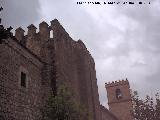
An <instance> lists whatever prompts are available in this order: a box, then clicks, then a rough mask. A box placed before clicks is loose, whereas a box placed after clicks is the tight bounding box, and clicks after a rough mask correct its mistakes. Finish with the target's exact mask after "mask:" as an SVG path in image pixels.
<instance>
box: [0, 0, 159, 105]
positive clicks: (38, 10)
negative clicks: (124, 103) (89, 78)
mask: <svg viewBox="0 0 160 120" xmlns="http://www.w3.org/2000/svg"><path fill="white" fill-rule="evenodd" d="M79 1H81V0H79ZM79 1H76V0H0V2H1V3H0V4H2V5H3V7H4V11H3V12H2V15H1V16H2V22H3V24H4V25H5V26H6V27H8V26H10V25H11V26H13V27H14V28H17V27H19V26H22V27H23V28H24V29H26V27H27V26H28V25H30V24H31V23H34V24H35V25H36V26H38V24H39V23H40V22H42V21H47V22H48V23H50V21H51V20H53V19H54V18H57V19H58V20H59V21H60V23H61V24H62V25H63V26H64V28H65V29H66V31H67V32H68V33H69V34H70V36H71V37H72V38H73V39H74V40H78V39H81V40H82V41H83V42H84V43H85V44H86V46H87V48H88V49H89V51H90V52H91V54H92V56H93V57H94V59H95V64H96V71H97V79H98V87H99V94H100V101H101V103H102V104H103V105H106V103H107V102H106V101H107V100H106V90H105V82H109V81H115V80H119V79H123V78H126V77H127V78H128V79H129V81H130V85H131V88H132V89H134V90H138V91H139V93H140V95H145V94H149V95H154V93H155V92H160V89H159V87H160V0H150V2H151V4H147V3H148V2H149V0H141V1H142V2H143V3H144V2H145V3H146V4H143V5H139V4H138V2H137V0H132V1H135V2H136V4H134V5H129V4H125V5H123V4H119V5H91V4H90V5H87V4H82V5H77V4H76V2H79ZM83 1H85V0H83ZM88 1H91V0H88ZM88 1H87V2H88ZM92 1H94V0H92ZM107 1H108V0H106V2H107ZM114 1H117V0H114ZM119 1H121V2H122V0H119ZM123 1H124V0H123ZM99 2H103V1H102V0H99Z"/></svg>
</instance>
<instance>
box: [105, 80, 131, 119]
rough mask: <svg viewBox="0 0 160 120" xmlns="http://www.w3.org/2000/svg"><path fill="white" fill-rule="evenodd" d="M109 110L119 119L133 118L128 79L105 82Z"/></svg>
mask: <svg viewBox="0 0 160 120" xmlns="http://www.w3.org/2000/svg"><path fill="white" fill-rule="evenodd" d="M105 87H106V90H107V97H108V105H109V111H110V112H112V113H113V114H114V115H115V116H116V117H117V118H119V119H120V120H133V119H132V116H131V110H132V109H133V108H132V99H131V93H130V85H129V82H128V80H127V79H126V80H121V81H115V82H112V83H106V84H105Z"/></svg>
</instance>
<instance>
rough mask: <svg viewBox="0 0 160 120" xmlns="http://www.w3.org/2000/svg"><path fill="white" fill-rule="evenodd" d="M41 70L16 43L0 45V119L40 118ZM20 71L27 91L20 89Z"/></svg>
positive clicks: (26, 119)
mask: <svg viewBox="0 0 160 120" xmlns="http://www.w3.org/2000/svg"><path fill="white" fill-rule="evenodd" d="M42 66H43V64H42V63H41V62H40V61H39V60H38V59H37V58H35V56H34V55H32V54H29V52H28V51H27V50H26V49H24V48H23V47H22V46H20V45H19V44H18V43H17V42H16V41H14V40H12V39H8V40H5V43H3V44H0V116H3V118H4V119H5V120H36V119H37V118H38V117H39V116H40V113H39V112H40V111H39V110H40V109H39V108H40V105H41V89H42V87H41V69H42ZM21 71H25V72H26V74H27V82H26V85H27V86H26V88H23V87H22V86H21V85H20V73H21ZM1 119H2V118H1ZM2 120H3V119H2Z"/></svg>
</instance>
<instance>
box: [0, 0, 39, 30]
mask: <svg viewBox="0 0 160 120" xmlns="http://www.w3.org/2000/svg"><path fill="white" fill-rule="evenodd" d="M1 3H2V4H1V5H2V6H3V8H4V10H3V11H2V24H4V25H5V26H7V27H8V26H13V27H14V28H16V27H19V26H27V25H29V24H31V23H34V22H35V21H37V20H38V19H39V18H40V13H39V12H40V5H39V1H38V0H3V1H2V2H1Z"/></svg>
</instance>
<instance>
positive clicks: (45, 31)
mask: <svg viewBox="0 0 160 120" xmlns="http://www.w3.org/2000/svg"><path fill="white" fill-rule="evenodd" d="M39 33H40V37H41V39H42V40H44V41H45V40H48V39H49V38H50V28H49V25H48V24H47V23H46V22H44V21H43V22H41V23H40V24H39Z"/></svg>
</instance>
